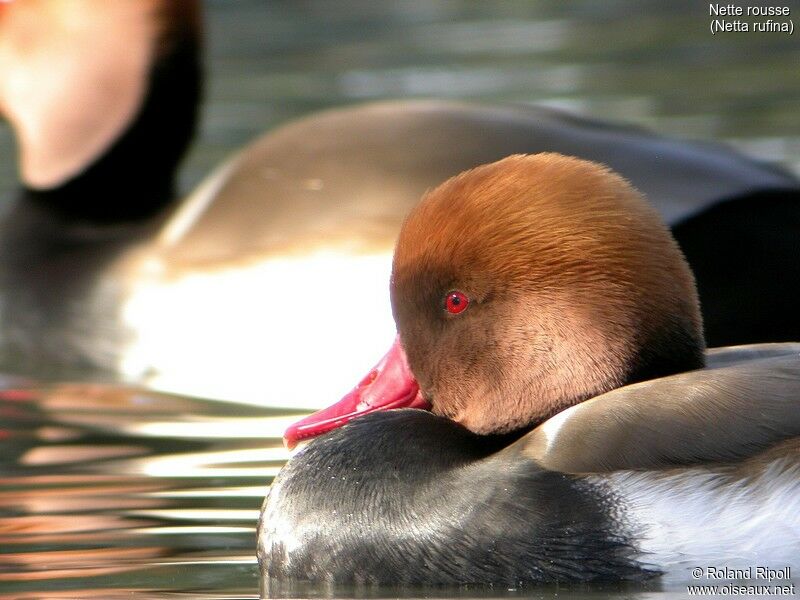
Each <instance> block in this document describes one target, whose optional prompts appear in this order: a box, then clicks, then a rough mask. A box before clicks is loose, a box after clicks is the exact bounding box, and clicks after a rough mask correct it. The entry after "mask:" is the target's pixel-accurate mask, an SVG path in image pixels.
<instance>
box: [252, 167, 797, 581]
mask: <svg viewBox="0 0 800 600" xmlns="http://www.w3.org/2000/svg"><path fill="white" fill-rule="evenodd" d="M391 300H392V310H393V314H394V317H395V321H396V324H397V329H398V332H399V336H398V339H397V340H396V341H395V343H394V345H393V347H392V349H391V350H390V352H389V353H388V354H387V356H386V357H385V358H384V359H383V361H381V363H380V364H379V365H378V366H377V367H376V368H375V369H374V370H373V371H371V372H370V374H369V375H368V376H367V377H366V378H365V379H364V380H363V381H362V382H361V383H360V384H359V385H358V386H357V387H356V388H355V389H354V390H353V391H352V392H351V393H350V394H348V395H347V396H346V397H345V398H344V399H343V400H342V401H341V402H339V403H338V404H336V405H334V406H333V407H331V408H329V409H325V410H322V411H320V412H318V413H316V414H314V415H311V416H310V417H307V418H306V419H303V420H302V421H300V422H299V423H297V424H295V425H293V426H292V427H291V428H290V429H289V430H287V432H286V439H287V442H288V443H289V444H290V445H291V444H294V443H296V442H297V441H298V440H301V439H304V438H307V437H312V436H317V435H320V434H323V433H325V434H326V435H322V436H321V437H318V438H316V439H313V440H311V441H310V442H309V443H308V445H307V447H306V448H304V449H303V450H302V451H301V452H300V453H298V454H297V455H296V456H295V457H294V458H293V459H291V460H290V461H289V463H288V464H287V465H286V466H285V467H284V469H283V470H282V471H281V473H280V474H279V475H278V477H277V478H276V479H275V481H274V482H273V484H272V487H271V489H270V493H269V495H268V497H267V499H266V501H265V504H264V508H263V512H262V517H261V522H260V525H259V533H258V556H259V561H260V564H261V567H262V571H263V573H264V575H265V577H266V579H267V581H278V582H280V581H294V580H310V581H313V582H324V583H329V584H330V583H334V584H336V583H342V584H360V583H367V584H369V583H374V584H421V585H438V584H503V585H510V586H514V587H516V586H518V585H521V584H523V585H524V584H526V583H533V582H547V581H597V580H642V579H647V578H650V577H655V576H666V577H670V578H673V579H686V580H691V576H690V569H691V568H692V567H698V566H700V567H704V566H715V565H724V566H726V567H730V568H736V567H748V566H752V567H756V566H760V567H767V566H769V567H775V568H785V567H800V345H792V344H780V345H763V346H750V347H748V346H744V347H739V348H726V349H717V350H711V351H708V352H706V351H705V348H704V341H703V334H702V322H701V317H700V310H699V306H698V299H697V294H696V291H695V286H694V282H693V278H692V273H691V271H690V269H689V267H688V265H687V264H686V262H685V260H684V258H683V256H682V254H681V251H680V250H679V248H678V245H677V244H676V243H675V240H674V239H673V238H672V236H671V235H670V233H669V230H668V229H667V227H666V226H665V225H663V224H662V222H661V220H660V219H659V217H658V214H657V212H656V211H655V210H654V209H653V208H652V207H651V206H649V205H648V204H647V203H646V202H645V200H644V199H643V197H642V196H641V195H640V193H639V192H638V191H637V190H636V189H634V188H633V187H632V186H631V185H629V184H628V183H627V182H626V181H625V180H624V179H623V178H621V177H620V176H618V175H616V174H615V173H614V172H612V171H611V170H609V169H608V168H606V167H604V166H601V165H599V164H596V163H592V162H588V161H584V160H579V159H576V158H572V157H566V156H563V155H558V154H538V155H532V156H531V155H528V156H525V155H516V156H511V157H508V158H506V159H503V160H501V161H499V162H495V163H493V164H488V165H484V166H480V167H478V168H475V169H472V170H470V171H467V172H465V173H462V174H461V175H458V176H457V177H454V178H452V179H450V180H448V181H446V182H445V183H443V184H442V185H440V186H439V187H438V188H436V189H434V190H433V191H431V192H429V193H427V194H426V195H425V196H424V197H423V199H422V200H421V202H420V203H419V204H418V205H417V207H416V208H414V209H413V211H412V212H411V213H410V215H409V216H408V218H407V219H406V221H405V223H404V225H403V227H402V230H401V232H400V237H399V240H398V242H397V246H396V249H395V253H394V262H393V269H392V278H391ZM704 367H705V368H704ZM407 406H411V407H420V408H422V407H427V408H428V409H429V412H428V411H425V410H418V409H413V408H412V409H401V410H388V411H384V410H383V409H386V408H401V407H407ZM368 413H370V414H368Z"/></svg>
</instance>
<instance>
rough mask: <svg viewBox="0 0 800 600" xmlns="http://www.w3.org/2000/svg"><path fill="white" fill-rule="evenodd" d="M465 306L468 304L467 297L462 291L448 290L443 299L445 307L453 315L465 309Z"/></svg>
mask: <svg viewBox="0 0 800 600" xmlns="http://www.w3.org/2000/svg"><path fill="white" fill-rule="evenodd" d="M467 306H469V298H467V295H466V294H465V293H463V292H458V291H454V292H449V293H448V294H447V297H446V298H445V300H444V307H445V309H446V310H447V312H449V313H451V314H454V315H457V314H458V313H461V312H464V311H465V310H467Z"/></svg>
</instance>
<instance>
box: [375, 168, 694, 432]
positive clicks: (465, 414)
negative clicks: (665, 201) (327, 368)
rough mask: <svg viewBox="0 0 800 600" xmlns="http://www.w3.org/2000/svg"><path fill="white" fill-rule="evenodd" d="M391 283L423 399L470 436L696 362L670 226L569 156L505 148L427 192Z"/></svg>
mask: <svg viewBox="0 0 800 600" xmlns="http://www.w3.org/2000/svg"><path fill="white" fill-rule="evenodd" d="M453 291H456V292H461V294H463V296H461V295H459V296H458V300H457V303H458V302H459V301H460V305H459V307H458V308H460V309H461V310H460V311H459V310H458V308H457V309H456V311H453V310H452V309H453V306H452V299H451V300H450V306H448V300H447V297H448V294H449V293H450V292H453ZM391 292H392V307H393V311H394V316H395V321H396V323H397V327H398V331H399V333H400V338H401V340H402V344H403V346H404V347H405V350H406V354H407V357H408V363H409V365H410V367H411V370H412V371H413V373H414V375H415V377H416V379H417V381H418V382H419V385H420V388H421V390H422V392H423V395H424V397H425V398H426V399H427V400H429V401H430V402H431V403H432V405H433V411H434V412H436V413H438V414H441V415H444V416H447V417H450V418H452V419H454V420H456V421H458V422H460V423H462V424H463V425H464V426H466V427H467V428H469V429H471V430H473V431H475V432H478V433H490V432H505V431H511V430H515V429H518V428H521V427H526V426H529V425H531V424H533V423H537V422H540V421H542V420H544V419H547V418H548V417H550V416H552V415H553V414H555V413H557V412H559V411H561V410H563V409H564V408H566V407H568V406H570V405H573V404H576V403H578V402H581V401H582V400H585V399H587V398H590V397H592V396H595V395H597V394H600V393H603V392H606V391H608V390H610V389H613V388H616V387H619V386H621V385H625V384H627V383H632V382H634V381H637V380H642V379H649V378H652V377H657V376H662V375H667V374H671V373H675V372H679V371H684V370H689V369H693V368H697V367H700V366H702V364H703V349H704V342H703V337H702V323H701V317H700V310H699V303H698V299H697V292H696V289H695V284H694V279H693V277H692V273H691V271H690V269H689V267H688V265H687V264H686V261H685V260H684V258H683V255H682V254H681V251H680V250H679V248H678V246H677V244H676V242H675V240H674V239H673V238H672V236H671V234H670V232H669V230H668V229H667V227H666V226H665V225H664V224H663V223H662V221H661V219H660V217H659V215H658V214H657V212H656V211H655V209H653V208H652V207H651V206H650V205H649V204H647V202H645V200H644V199H643V198H642V196H641V194H639V193H638V192H637V191H636V190H635V189H634V188H633V187H631V185H630V184H628V183H627V182H626V181H625V180H624V179H623V178H621V177H620V176H618V175H616V174H615V173H613V172H611V171H610V170H609V169H607V168H605V167H603V166H601V165H598V164H596V163H591V162H587V161H584V160H579V159H577V158H572V157H567V156H562V155H558V154H537V155H533V156H522V155H517V156H510V157H508V158H506V159H504V160H501V161H499V162H496V163H492V164H489V165H484V166H481V167H478V168H475V169H472V170H471V171H467V172H465V173H462V174H461V175H458V176H457V177H454V178H452V179H450V180H448V181H446V182H445V183H443V184H442V185H440V186H439V187H438V188H436V189H435V190H433V191H431V192H429V193H427V194H426V195H425V196H424V197H423V199H422V201H421V202H420V203H419V205H418V206H417V207H416V208H415V209H414V210H413V211H412V212H411V214H410V215H409V216H408V218H407V220H406V222H405V224H404V225H403V228H402V230H401V232H400V237H399V240H398V243H397V248H396V250H395V256H394V265H393V274H392V284H391ZM465 303H466V309H464V308H463V306H464V304H465Z"/></svg>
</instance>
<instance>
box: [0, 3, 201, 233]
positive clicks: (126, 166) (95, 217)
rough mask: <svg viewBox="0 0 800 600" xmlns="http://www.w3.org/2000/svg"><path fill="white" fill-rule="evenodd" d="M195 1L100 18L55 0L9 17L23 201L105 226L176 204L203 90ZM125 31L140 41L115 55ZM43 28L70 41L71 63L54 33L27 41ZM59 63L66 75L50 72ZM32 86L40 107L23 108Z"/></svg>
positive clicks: (5, 65) (0, 65)
mask: <svg viewBox="0 0 800 600" xmlns="http://www.w3.org/2000/svg"><path fill="white" fill-rule="evenodd" d="M35 4H36V3H34V5H35ZM194 4H195V3H194V1H193V0H183V1H181V2H177V3H175V4H170V3H169V2H167V3H165V2H162V1H159V0H150V1H148V2H143V3H141V4H140V3H134V4H128V3H124V2H115V3H109V5H108V6H105V8H103V10H100V11H95V10H94V9H95V6H94V5H93V6H92V7H88V6H87V7H85V8H84V7H81V6H76V5H74V4H71V5H69V4H66V3H62V2H54V3H52V4H47V5H42V7H40V10H39V13H38V14H32V15H27V14H25V11H24V10H22V9H23V8H24V6H25V5H26V3H19V6H20V8H21V10H20V11H19V12H20V14H16V13H15V11H11V12H10V14H8V15H6V16H5V17H4V20H3V23H2V26H3V27H4V28H5V29H7V30H8V31H5V29H4V33H8V34H9V36H8V38H9V40H8V41H7V42H6V44H5V45H3V44H0V72H2V73H4V74H5V75H4V76H6V77H7V81H9V82H12V83H15V84H16V85H11V83H9V84H7V85H6V86H5V87H3V88H2V89H0V94H1V95H0V103H2V104H3V108H4V110H5V112H6V113H7V116H8V118H9V120H10V122H11V124H12V126H13V127H14V130H15V133H16V135H17V140H18V145H19V150H20V171H21V173H22V179H23V191H22V196H23V202H32V203H35V204H36V205H38V206H39V207H41V208H44V209H46V210H49V211H52V212H54V213H56V214H58V215H60V216H63V217H66V218H68V219H71V220H79V221H84V222H87V221H88V222H95V223H107V222H117V221H127V220H131V219H141V218H144V217H147V216H150V215H152V214H154V213H156V212H158V211H159V209H160V208H162V207H163V206H165V205H166V204H167V203H168V202H169V201H170V200H171V199H172V198H173V196H174V187H175V183H174V179H175V170H176V167H177V164H178V162H179V160H180V158H181V156H182V155H183V153H184V151H185V149H186V146H187V144H188V142H189V140H190V138H191V135H192V133H193V131H194V126H195V121H196V114H197V105H198V100H199V92H200V81H201V75H200V65H199V57H198V54H199V52H198V50H199V49H198V44H199V41H198V33H199V32H198V28H197V22H196V17H197V15H196V13H195V12H194ZM15 7H16V5H15ZM33 9H35V6H31V7H30V8H29V10H30V12H33V13H36V11H35V10H33ZM84 10H85V11H86V14H83V13H82V12H81V11H84ZM119 12H122V13H124V14H117V13H119ZM37 16H38V17H39V19H40V20H41V21H43V22H44V23H46V24H47V27H44V25H40V24H39V22H38V21H36V17H37ZM121 23H125V26H126V27H129V28H130V32H131V33H130V35H126V40H128V42H130V43H128V42H126V48H125V53H126V54H125V55H124V56H123V55H120V56H113V52H114V51H113V48H116V47H117V46H119V44H112V45H111V46H108V44H107V42H108V41H109V37H112V38H113V37H115V36H117V37H118V36H119V35H121V33H120V32H116V33H115V32H114V31H113V30H114V29H115V28H118V27H120V26H121ZM48 28H49V29H48ZM42 29H48V31H50V34H51V37H53V38H55V39H57V40H61V41H62V42H63V43H64V44H66V45H64V46H63V47H64V48H66V49H67V50H63V49H62V50H61V52H62V54H63V55H64V56H61V55H59V54H58V52H59V50H58V48H59V47H60V46H54V47H52V48H49V46H48V45H47V44H49V43H50V42H49V41H48V39H49V38H47V36H45V37H44V38H43V39H44V41H43V42H42V47H41V48H40V49H38V50H36V49H34V50H31V49H29V48H28V46H26V45H25V44H24V43H23V41H24V39H25V38H24V35H23V34H25V35H28V36H32V37H33V39H39V38H40V37H42V36H41V34H43V33H44V32H43V31H42ZM131 36H132V37H131ZM128 38H131V39H130V40H129V39H128ZM68 42H69V43H68ZM109 47H110V48H112V50H110V51H109V50H108V48H109ZM104 48H106V50H104ZM104 52H106V53H108V52H111V54H110V55H108V54H104ZM3 59H8V60H7V61H5V62H4V60H3ZM55 59H58V61H59V62H58V65H57V66H59V65H60V66H59V69H56V70H58V71H59V73H60V77H55V76H52V75H51V74H50V73H51V71H52V70H53V68H51V66H50V63H51V62H52V60H55ZM48 69H50V70H48ZM102 82H105V85H100V83H102ZM24 90H28V92H26V94H24V95H26V96H28V97H30V95H31V94H32V95H33V97H35V98H42V100H40V101H36V102H25V101H24V97H23V94H22V92H23V91H24ZM56 99H57V101H56Z"/></svg>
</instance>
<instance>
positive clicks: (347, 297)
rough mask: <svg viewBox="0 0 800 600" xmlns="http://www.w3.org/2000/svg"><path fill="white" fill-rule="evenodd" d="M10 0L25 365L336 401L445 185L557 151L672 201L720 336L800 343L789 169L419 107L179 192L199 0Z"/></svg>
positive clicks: (160, 384)
mask: <svg viewBox="0 0 800 600" xmlns="http://www.w3.org/2000/svg"><path fill="white" fill-rule="evenodd" d="M0 6H2V8H0V109H2V112H3V114H4V116H5V117H6V119H8V121H9V122H10V123H11V125H12V127H13V129H14V132H15V134H16V137H17V140H18V147H19V170H20V173H21V179H22V185H23V188H22V190H21V193H20V194H19V198H17V200H16V202H15V203H14V204H13V205H12V206H11V207H10V208H9V209H8V211H7V212H6V214H5V215H4V217H3V222H2V224H1V225H0V252H1V253H2V255H1V256H0V365H2V368H3V369H4V370H6V371H15V372H21V373H27V374H31V375H35V376H38V377H91V378H104V379H112V380H126V381H131V382H135V383H141V384H146V385H150V386H152V387H155V388H158V389H162V390H168V391H175V392H179V393H184V394H197V395H203V396H206V397H214V398H221V399H236V400H239V401H252V402H254V403H259V404H271V405H279V406H297V407H308V408H313V407H318V406H320V405H322V404H324V403H325V402H326V401H327V399H328V398H329V396H330V394H331V393H335V390H336V389H337V388H338V389H340V390H342V391H344V390H346V389H348V388H349V385H350V383H351V381H352V380H353V378H355V377H356V376H357V375H358V374H359V373H360V372H361V371H363V370H365V369H366V368H368V367H369V366H370V365H371V364H372V363H373V362H374V360H375V359H376V358H377V357H378V356H380V355H381V354H382V350H383V348H382V346H383V344H384V342H385V339H387V337H389V336H392V335H393V333H394V323H393V321H392V318H391V314H390V311H389V302H388V277H389V272H390V266H391V252H392V248H393V245H394V242H395V238H396V236H397V233H398V231H399V229H400V225H401V223H402V220H403V218H404V215H405V214H406V213H407V212H408V211H409V210H410V208H411V207H412V206H413V205H414V204H415V203H416V202H417V200H418V198H419V197H420V196H421V195H422V193H423V192H424V191H425V190H426V189H428V188H430V187H433V186H434V185H436V184H438V183H440V182H441V181H443V180H445V179H447V178H448V177H450V176H452V175H454V174H456V173H458V172H461V171H463V170H466V169H469V168H471V167H474V166H476V165H479V164H483V163H488V162H492V161H495V160H498V159H500V158H503V157H505V156H507V155H509V154H515V153H537V152H542V151H551V152H560V153H562V154H567V155H574V156H578V157H581V158H586V159H590V160H594V161H598V162H602V163H604V164H607V165H609V166H610V167H611V168H613V169H614V170H616V171H618V172H619V173H621V174H622V175H623V176H624V177H625V178H627V179H628V180H630V182H631V183H633V185H634V186H636V187H637V188H638V189H639V190H641V191H642V192H643V193H644V194H645V195H646V196H647V197H648V198H649V200H650V201H651V202H652V203H653V204H654V205H655V206H656V207H657V208H658V209H659V211H660V212H661V214H662V216H663V217H664V218H665V219H666V221H667V222H668V223H669V224H670V226H671V228H672V231H673V234H674V235H675V237H676V238H677V240H678V242H679V244H680V245H681V247H682V249H683V251H684V253H685V254H686V257H687V259H688V261H689V263H690V264H691V266H692V268H693V269H694V272H695V274H696V277H697V282H698V287H699V292H700V297H701V303H702V306H703V311H704V312H703V318H704V321H705V328H706V337H707V340H708V342H709V345H711V346H716V345H730V344H739V343H749V342H766V341H787V340H795V339H800V316H798V313H797V311H796V308H795V298H796V297H797V292H798V286H800V261H798V259H797V257H798V256H800V247H798V246H799V243H798V239H799V238H798V236H797V231H798V227H800V204H799V203H798V198H799V197H800V181H798V180H797V178H795V177H794V176H792V175H791V174H789V173H787V172H784V171H781V170H779V169H777V168H774V167H772V166H770V165H765V164H761V163H759V162H757V161H754V160H752V159H749V158H747V157H745V156H743V155H741V154H738V153H736V152H734V151H732V150H730V149H728V148H726V147H724V146H720V145H714V144H699V143H688V142H684V141H679V140H673V139H669V138H664V137H660V136H657V135H654V134H651V133H648V132H646V131H643V130H640V129H635V128H631V127H627V126H619V125H613V124H608V123H602V122H598V121H593V120H589V119H584V118H580V117H576V116H573V115H569V114H566V113H562V112H558V111H554V110H549V109H543V108H534V107H504V106H481V105H471V104H461V103H455V102H439V101H397V102H385V103H377V104H370V105H363V106H356V107H349V108H343V109H336V110H331V111H328V112H323V113H320V114H315V115H311V116H308V117H306V118H303V119H300V120H298V121H295V122H292V123H288V124H286V125H284V126H282V127H280V128H278V129H276V130H275V131H273V132H270V133H267V134H265V135H264V136H263V137H261V138H260V139H258V140H256V141H254V142H253V143H251V144H249V145H248V146H246V147H245V148H243V149H242V150H241V151H240V152H239V153H237V154H236V155H235V156H234V157H232V158H231V159H229V160H228V161H226V162H225V163H224V164H223V165H221V166H220V167H218V168H217V169H215V170H214V171H213V172H212V173H211V174H209V176H208V177H207V178H206V179H205V180H204V181H203V182H202V183H201V184H200V185H199V186H198V188H197V189H196V190H195V191H194V192H192V193H190V194H189V195H188V196H186V197H185V198H184V199H182V200H177V201H176V200H174V193H173V192H174V179H175V171H176V168H177V165H178V163H179V160H180V158H181V156H182V155H183V153H184V151H185V149H186V147H187V144H188V141H189V140H190V138H191V135H192V132H193V130H194V125H195V121H196V115H197V106H198V102H199V96H200V87H201V73H200V67H199V51H200V45H201V44H200V35H201V26H200V15H199V8H198V5H197V2H194V1H190V0H180V1H176V0H162V1H157V0H148V1H141V2H136V3H131V2H126V1H125V0H112V1H109V2H104V3H102V5H100V4H97V3H92V4H91V8H89V3H88V2H85V1H84V2H80V1H77V0H73V1H67V0H48V1H38V2H37V1H36V0H26V1H25V2H20V1H17V2H11V3H7V4H2V5H0ZM120 40H124V44H121V43H120ZM309 365H313V369H314V372H315V376H314V378H313V381H309V378H308V377H307V371H308V369H309ZM299 380H302V381H303V385H298V381H299Z"/></svg>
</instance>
